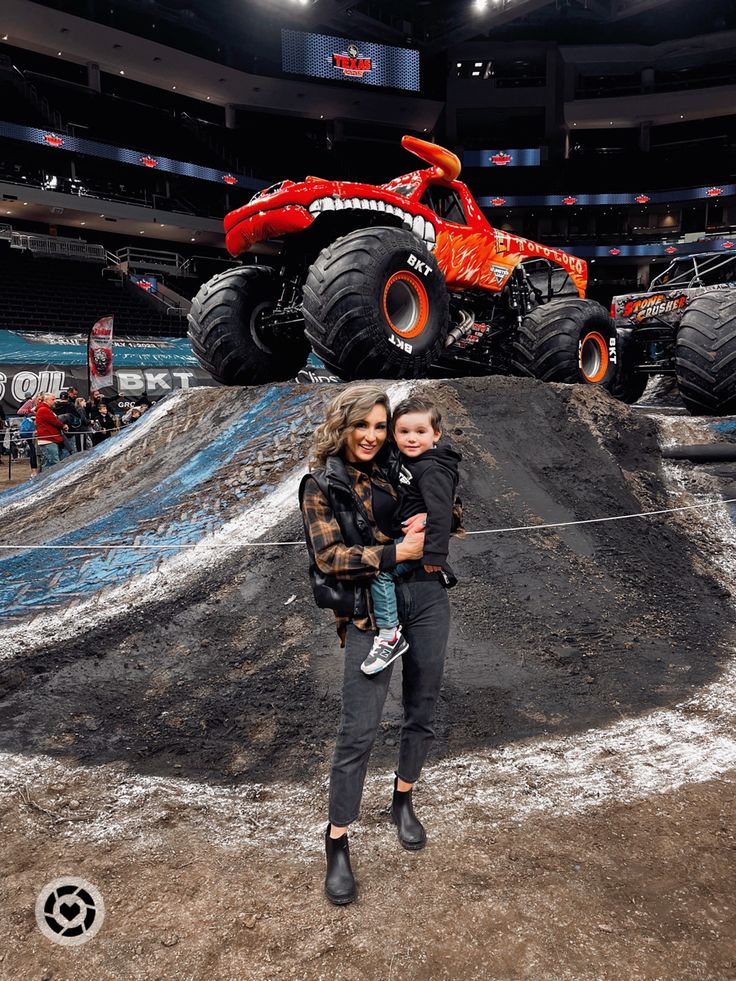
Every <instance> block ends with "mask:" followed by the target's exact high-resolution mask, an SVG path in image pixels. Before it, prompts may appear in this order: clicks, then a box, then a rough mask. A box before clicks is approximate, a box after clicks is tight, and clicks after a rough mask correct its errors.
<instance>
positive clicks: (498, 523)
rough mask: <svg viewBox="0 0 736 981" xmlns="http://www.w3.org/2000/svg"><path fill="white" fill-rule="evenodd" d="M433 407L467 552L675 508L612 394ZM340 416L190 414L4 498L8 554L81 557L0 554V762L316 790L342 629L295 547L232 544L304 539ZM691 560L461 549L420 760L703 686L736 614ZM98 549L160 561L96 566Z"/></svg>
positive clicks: (632, 525)
mask: <svg viewBox="0 0 736 981" xmlns="http://www.w3.org/2000/svg"><path fill="white" fill-rule="evenodd" d="M422 384H423V385H430V386H431V390H432V392H433V394H434V396H435V397H436V398H437V400H438V401H439V402H440V403H441V404H442V406H443V409H444V411H445V417H446V419H447V420H448V424H447V426H446V433H447V435H448V437H449V438H451V439H452V441H453V442H454V443H455V444H456V445H457V446H459V447H460V449H461V450H462V452H463V455H464V466H463V479H462V487H461V492H462V497H463V499H464V502H465V508H466V524H467V526H468V528H469V530H471V531H475V532H482V531H485V530H488V529H495V528H508V527H516V526H526V525H532V524H539V523H549V522H565V521H575V520H586V519H590V518H597V517H601V516H612V515H619V514H630V513H634V512H639V511H643V510H653V509H659V508H667V507H671V506H677V505H678V504H680V503H683V501H682V500H680V499H679V498H678V497H677V496H675V497H673V494H672V492H671V490H670V489H668V487H667V485H666V484H665V480H664V476H663V474H662V471H661V463H660V456H659V444H658V435H657V429H656V425H655V423H654V422H653V421H652V419H650V418H648V417H646V416H645V415H643V414H642V413H641V412H632V411H631V410H629V409H627V408H626V407H625V406H623V405H621V404H619V403H617V402H614V401H613V400H611V399H609V398H608V397H607V396H606V395H605V394H603V393H600V392H597V391H594V390H591V389H585V388H580V387H567V386H555V385H543V384H540V383H537V382H533V381H520V380H518V379H505V378H483V379H463V380H456V381H448V382H441V383H440V382H433V383H422ZM399 388H400V386H394V391H395V392H396V393H397V394H398V389H399ZM334 394H335V388H334V386H329V387H324V388H322V387H320V386H309V387H306V386H305V387H300V386H289V385H283V386H271V387H268V388H262V389H251V390H234V389H227V390H223V389H219V390H211V389H207V390H203V389H197V390H194V391H190V392H185V393H181V394H179V395H178V396H176V397H175V398H174V399H172V400H171V401H170V402H167V403H165V404H164V405H163V406H161V407H160V408H158V409H157V410H155V411H154V412H152V413H151V414H150V415H149V416H148V417H147V418H146V419H144V421H143V422H142V423H141V424H139V429H138V431H137V432H135V431H131V432H130V433H126V434H125V435H124V436H123V437H121V438H120V439H119V440H118V441H117V443H115V442H113V441H110V443H109V444H108V445H107V446H105V447H103V448H101V450H98V451H95V452H94V453H92V454H89V455H86V456H85V457H81V458H79V459H77V460H72V461H71V462H70V463H69V464H67V465H66V466H62V467H60V468H59V469H58V471H56V472H52V473H51V474H49V475H48V476H47V477H46V478H44V479H42V480H40V481H38V482H35V483H34V484H33V486H31V487H28V488H21V489H16V490H13V491H10V492H8V493H7V494H6V495H2V496H0V516H2V517H4V519H5V520H3V522H2V528H3V534H2V540H3V542H5V543H18V542H23V543H27V544H33V543H42V542H45V543H53V544H56V545H67V546H69V545H75V546H83V548H81V549H80V550H68V551H61V550H59V551H56V550H50V551H35V550H28V551H24V552H21V553H20V554H15V553H2V554H3V555H5V556H6V557H5V558H3V560H2V562H1V563H0V575H1V577H2V578H0V603H1V604H2V607H3V609H4V611H5V614H6V615H5V619H4V627H3V630H2V631H0V641H2V648H1V649H2V650H3V651H4V652H5V654H4V655H3V654H0V696H1V698H2V701H1V703H0V750H5V751H9V752H14V753H18V752H20V753H24V754H36V753H43V754H46V755H51V756H54V755H58V756H63V757H72V758H74V759H76V760H78V761H79V762H81V763H84V764H87V765H90V764H97V763H101V762H108V761H122V762H124V763H125V764H127V766H129V767H130V768H131V770H132V771H133V772H137V773H148V774H170V775H177V776H188V777H189V778H190V779H193V780H197V781H206V782H211V783H221V782H224V783H227V782H235V783H239V782H242V781H254V780H255V781H260V782H269V781H271V780H273V779H277V778H278V779H288V778H289V777H291V776H297V775H298V776H299V777H304V776H305V775H309V774H310V773H320V774H322V773H324V772H325V764H326V761H327V760H328V758H329V755H330V752H331V745H332V740H333V738H334V732H335V725H336V720H337V715H338V709H339V690H340V679H341V668H342V656H341V654H340V652H339V649H338V647H337V640H336V637H335V634H334V628H333V624H332V622H331V620H330V617H329V615H328V614H326V613H323V612H321V611H318V610H317V609H316V608H315V607H314V605H313V602H312V599H311V593H310V590H309V586H308V583H307V579H306V559H305V552H304V549H303V547H300V546H294V545H285V546H278V545H274V546H270V545H269V546H261V547H258V548H250V547H244V546H241V545H239V544H238V543H239V542H245V541H253V540H255V539H257V538H259V537H260V538H261V540H266V541H269V542H271V541H273V542H282V541H286V542H291V541H296V540H298V539H300V538H302V528H301V523H300V519H299V516H298V513H297V511H296V508H295V490H296V483H297V480H298V475H299V473H300V472H301V471H302V469H303V464H302V463H301V461H303V460H304V459H305V456H306V452H307V448H308V445H309V441H310V438H311V434H312V432H313V430H314V426H315V424H316V422H317V420H319V418H320V417H321V414H322V412H323V408H324V405H325V403H326V402H327V401H328V399H329V398H331V397H332V396H333V395H334ZM394 400H395V398H394ZM684 503H689V501H685V502H684ZM703 534H704V532H703V525H702V523H701V521H700V518H699V516H697V515H695V516H688V517H682V516H679V515H676V516H662V517H657V518H648V519H634V520H631V521H613V522H609V523H601V524H588V525H579V526H575V527H570V528H565V529H558V530H547V531H538V532H523V533H518V532H517V533H503V534H475V535H469V536H468V538H467V539H466V540H465V541H464V542H457V543H454V545H453V552H452V560H453V565H454V567H455V569H456V571H457V573H458V576H459V579H460V583H459V585H458V586H457V587H456V588H455V589H454V590H453V593H452V606H453V610H454V627H453V632H452V635H451V639H450V648H449V656H448V664H447V673H446V678H445V683H444V688H443V695H442V701H441V704H440V709H439V719H438V740H437V743H436V746H435V748H434V750H433V753H434V758H435V759H436V758H437V757H441V756H443V755H454V754H457V753H460V752H463V751H465V750H468V749H472V748H476V747H480V746H494V745H501V744H506V743H509V742H510V741H513V740H516V739H518V738H520V737H524V736H530V735H534V734H537V733H540V732H552V731H559V732H561V733H564V732H573V731H575V730H578V729H583V728H588V727H589V726H591V725H593V724H598V723H604V722H606V721H608V720H615V719H619V718H620V717H622V716H626V715H630V714H637V713H640V712H642V711H643V710H645V709H647V708H650V707H652V706H655V705H668V704H672V703H673V702H675V701H676V700H678V699H680V698H681V697H682V696H683V694H684V693H686V692H691V691H692V690H693V688H694V687H697V686H699V685H702V684H703V683H705V682H706V681H707V680H709V679H712V678H713V677H714V676H715V674H716V673H717V668H718V662H719V658H720V656H721V654H722V653H724V650H723V648H724V646H725V643H726V638H727V634H728V632H729V631H730V630H731V629H732V621H733V612H732V610H731V608H730V606H729V604H728V601H727V594H726V592H725V590H723V588H722V587H721V586H720V585H719V584H718V583H717V582H716V581H714V579H713V578H712V577H711V575H710V574H709V573H708V572H707V571H706V565H705V563H703V562H702V561H701V552H700V549H701V548H702V549H703V550H704V552H705V550H707V549H708V548H709V543H708V542H707V541H705V540H704V538H703ZM100 542H104V543H107V544H112V543H123V544H125V543H132V542H137V543H139V544H152V543H155V542H165V543H167V544H168V545H169V546H171V547H170V548H168V549H167V550H165V551H162V550H160V549H151V550H139V551H135V552H134V551H129V550H116V549H113V548H110V549H109V550H107V551H97V550H92V549H87V548H86V546H88V545H91V544H95V543H100ZM195 543H200V546H199V547H197V548H196V549H193V548H191V547H190V546H192V545H194V544H195ZM205 546H206V547H205ZM703 554H704V553H703ZM399 691H400V688H399V682H398V672H397V674H396V677H395V679H394V681H393V683H392V695H391V696H390V700H389V704H388V708H387V716H386V721H385V722H384V723H383V732H382V734H381V737H380V739H379V745H378V746H377V750H376V765H382V764H386V765H389V766H390V765H391V763H392V762H393V758H394V756H395V752H396V750H395V746H396V743H397V736H398V723H399V718H400V706H399V704H398V692H399Z"/></svg>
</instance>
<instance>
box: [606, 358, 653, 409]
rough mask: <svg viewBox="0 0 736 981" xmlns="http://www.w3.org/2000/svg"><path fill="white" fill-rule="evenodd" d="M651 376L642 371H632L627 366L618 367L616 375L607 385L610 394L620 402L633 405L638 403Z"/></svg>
mask: <svg viewBox="0 0 736 981" xmlns="http://www.w3.org/2000/svg"><path fill="white" fill-rule="evenodd" d="M648 381H649V375H645V374H644V373H643V372H640V371H631V369H630V368H629V367H628V366H627V365H626V364H623V365H618V367H617V370H616V373H615V374H614V376H613V378H612V379H611V381H610V382H609V383H608V384H607V385H606V388H607V389H608V392H609V393H610V394H611V395H613V397H614V398H615V399H618V400H619V402H626V403H627V405H633V404H634V402H638V401H639V399H640V398H641V397H642V395H643V394H644V389H645V388H646V387H647V382H648Z"/></svg>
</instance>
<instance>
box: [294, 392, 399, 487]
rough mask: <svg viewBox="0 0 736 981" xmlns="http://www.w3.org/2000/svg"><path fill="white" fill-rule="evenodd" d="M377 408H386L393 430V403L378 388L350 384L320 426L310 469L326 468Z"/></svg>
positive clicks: (389, 427)
mask: <svg viewBox="0 0 736 981" xmlns="http://www.w3.org/2000/svg"><path fill="white" fill-rule="evenodd" d="M376 405H383V406H384V407H385V409H386V417H387V419H386V422H387V426H388V430H389V432H390V429H391V403H390V402H389V400H388V395H387V394H386V393H385V392H384V390H383V389H382V388H380V387H379V386H378V385H366V384H362V383H361V384H358V385H349V386H348V387H347V388H346V389H345V390H344V391H342V392H340V394H339V395H337V396H336V397H335V398H334V399H333V400H332V401H331V402H330V404H329V405H328V406H327V413H326V415H325V421H324V422H323V423H321V425H319V426H317V428H316V430H315V432H314V440H313V441H312V449H311V455H310V458H309V469H310V470H314V469H315V468H316V467H323V466H324V465H325V463H326V462H327V457H328V456H332V455H333V454H335V453H339V452H340V450H341V449H342V448H343V446H344V445H345V439H346V437H347V435H348V433H350V432H352V430H353V429H355V426H356V425H357V424H358V423H359V422H360V421H361V419H365V418H366V416H368V415H369V414H370V411H371V409H372V408H373V407H374V406H376Z"/></svg>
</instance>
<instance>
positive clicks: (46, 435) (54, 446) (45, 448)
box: [36, 392, 69, 470]
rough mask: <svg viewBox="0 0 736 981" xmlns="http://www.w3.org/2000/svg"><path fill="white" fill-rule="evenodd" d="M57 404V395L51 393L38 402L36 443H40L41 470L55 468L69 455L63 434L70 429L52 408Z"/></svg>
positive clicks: (46, 393)
mask: <svg viewBox="0 0 736 981" xmlns="http://www.w3.org/2000/svg"><path fill="white" fill-rule="evenodd" d="M55 402H56V396H55V395H53V394H52V393H51V392H44V394H43V395H42V396H41V397H40V398H39V400H38V407H37V409H36V442H37V443H38V455H39V458H40V463H41V470H46V469H48V468H49V467H53V466H54V464H55V463H58V462H59V460H63V459H64V457H65V456H67V455H68V453H67V450H66V449H65V448H64V437H63V436H62V435H61V434H62V433H63V432H66V431H67V430H68V429H69V427H68V426H67V425H65V424H64V423H63V422H62V421H61V419H59V417H58V416H57V415H56V414H55V412H54V411H53V409H52V408H51V406H52V405H54V403H55Z"/></svg>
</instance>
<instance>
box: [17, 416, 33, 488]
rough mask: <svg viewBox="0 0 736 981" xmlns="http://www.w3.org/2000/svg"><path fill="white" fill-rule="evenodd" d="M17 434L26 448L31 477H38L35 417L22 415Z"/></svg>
mask: <svg viewBox="0 0 736 981" xmlns="http://www.w3.org/2000/svg"><path fill="white" fill-rule="evenodd" d="M18 433H19V436H20V439H21V442H23V443H24V444H25V445H26V446H27V447H28V458H29V460H30V464H31V477H38V454H37V452H36V417H35V416H32V415H28V414H26V415H24V416H23V418H22V419H21V422H20V427H19V429H18Z"/></svg>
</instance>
